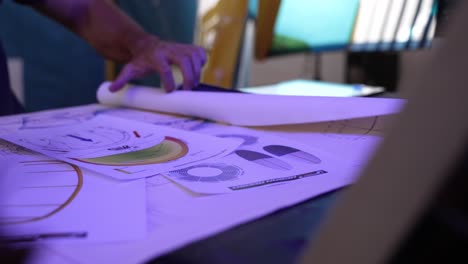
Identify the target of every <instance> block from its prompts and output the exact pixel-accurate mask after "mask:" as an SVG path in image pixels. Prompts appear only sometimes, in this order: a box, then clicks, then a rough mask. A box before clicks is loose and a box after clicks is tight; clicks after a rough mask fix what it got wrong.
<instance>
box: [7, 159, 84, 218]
mask: <svg viewBox="0 0 468 264" xmlns="http://www.w3.org/2000/svg"><path fill="white" fill-rule="evenodd" d="M20 164H21V167H19V168H17V175H18V177H17V178H15V182H16V184H18V185H17V186H12V187H13V188H14V187H16V188H15V189H16V191H14V192H12V193H13V194H14V195H13V197H11V198H10V199H9V200H8V203H7V204H3V205H2V207H3V211H2V216H1V217H0V224H23V223H29V222H35V221H39V220H43V219H46V218H48V217H51V216H53V215H55V214H57V213H59V212H60V211H61V210H63V209H64V208H65V207H66V206H68V205H69V204H70V203H72V202H73V200H74V199H75V198H76V196H77V195H78V194H79V193H80V190H81V188H82V186H83V173H82V171H81V169H80V168H78V167H77V166H75V165H72V164H67V163H64V162H61V161H57V160H48V159H45V160H32V161H22V162H20ZM51 190H53V191H51Z"/></svg>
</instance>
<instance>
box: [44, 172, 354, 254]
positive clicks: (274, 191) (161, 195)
mask: <svg viewBox="0 0 468 264" xmlns="http://www.w3.org/2000/svg"><path fill="white" fill-rule="evenodd" d="M352 174H353V171H351V170H349V169H345V168H340V170H336V171H335V172H334V173H333V174H329V175H328V177H323V178H309V179H307V180H306V181H305V182H303V183H302V184H283V185H278V186H272V187H269V188H262V189H257V190H247V191H243V192H241V193H233V194H228V195H224V194H222V195H208V196H201V197H197V198H195V197H194V196H192V195H190V194H189V193H187V192H186V191H184V190H183V189H181V188H178V187H177V186H175V185H173V184H171V183H170V182H169V181H167V180H166V179H164V178H163V177H161V176H156V178H149V179H147V181H148V183H147V186H148V187H147V188H148V189H147V194H148V221H149V224H148V227H149V232H150V235H149V237H148V238H147V239H145V240H141V241H132V242H129V243H113V244H101V245H93V246H87V245H78V246H73V247H71V246H68V245H53V246H52V247H51V246H49V250H51V252H54V253H52V254H45V255H43V256H42V258H38V259H36V262H35V263H44V262H45V261H48V260H49V259H50V258H56V257H57V256H56V255H60V256H62V257H63V258H66V259H69V260H71V261H72V262H70V263H143V262H145V261H148V260H149V259H151V258H154V257H158V256H161V255H163V254H165V253H168V252H171V251H173V250H176V249H178V248H181V247H183V246H185V245H187V244H190V243H193V242H195V241H198V240H201V239H204V238H207V237H209V236H212V235H215V234H217V233H219V232H222V231H225V230H227V229H229V228H232V227H235V226H238V225H240V224H243V223H246V222H248V221H251V220H253V219H257V218H259V217H262V216H265V215H267V214H270V213H272V212H275V211H277V210H279V209H282V208H285V207H288V206H291V205H294V204H296V203H299V202H302V201H304V200H307V199H309V198H312V197H314V196H317V195H319V194H323V193H325V192H328V191H331V190H334V189H336V188H339V187H342V186H343V185H346V184H348V183H349V182H350V181H351V178H352ZM206 212H209V213H206ZM47 263H48V262H47Z"/></svg>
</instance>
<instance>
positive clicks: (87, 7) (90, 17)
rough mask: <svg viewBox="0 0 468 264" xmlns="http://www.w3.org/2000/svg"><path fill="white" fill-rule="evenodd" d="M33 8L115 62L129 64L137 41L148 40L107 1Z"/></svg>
mask: <svg viewBox="0 0 468 264" xmlns="http://www.w3.org/2000/svg"><path fill="white" fill-rule="evenodd" d="M33 7H34V8H35V9H37V10H38V11H40V12H41V13H43V14H45V15H47V16H49V17H51V18H53V19H54V20H56V21H58V22H60V23H61V24H63V25H64V26H66V27H67V28H69V29H70V30H72V31H73V32H75V33H76V34H78V35H80V36H81V37H82V38H84V39H85V40H86V41H87V42H88V43H89V44H90V45H92V46H93V47H94V48H95V49H96V50H97V51H98V52H99V53H100V54H101V55H103V56H104V57H106V58H107V59H111V60H115V61H118V62H128V61H130V60H131V58H132V55H133V54H134V53H135V52H136V51H135V49H137V48H138V46H139V45H141V43H140V42H142V41H144V39H146V38H149V37H152V36H149V35H148V34H147V33H145V32H144V30H143V29H142V28H141V27H140V26H139V25H137V24H136V23H135V22H133V21H132V20H131V19H129V18H128V17H127V16H126V15H125V14H124V13H123V12H122V11H121V10H120V9H119V8H117V7H116V6H115V5H114V4H113V3H112V1H110V0H44V1H42V2H41V4H38V5H34V6H33ZM152 38H154V37H152Z"/></svg>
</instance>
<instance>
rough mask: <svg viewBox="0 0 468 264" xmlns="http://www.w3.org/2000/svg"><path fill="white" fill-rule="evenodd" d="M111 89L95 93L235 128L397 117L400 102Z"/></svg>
mask: <svg viewBox="0 0 468 264" xmlns="http://www.w3.org/2000/svg"><path fill="white" fill-rule="evenodd" d="M109 85H110V84H109V83H108V82H106V83H103V84H102V85H101V86H100V87H99V90H98V95H97V97H98V100H99V102H100V103H103V104H107V105H116V106H126V107H132V108H137V109H144V110H150V111H159V112H166V113H173V114H181V115H187V116H192V117H199V118H204V119H209V120H214V121H217V122H223V123H228V124H232V125H239V126H269V125H282V124H302V123H312V122H323V121H331V120H340V119H350V118H359V117H368V116H374V115H386V114H393V113H398V112H399V111H400V110H401V108H402V107H403V106H404V103H405V101H404V100H401V99H388V98H364V97H313V96H303V97H302V96H277V95H259V94H239V93H220V92H191V91H176V92H173V93H170V94H167V93H164V92H163V91H162V90H161V89H154V88H151V87H139V86H129V87H127V88H125V89H123V90H121V91H120V92H118V93H111V92H110V91H109V89H108V88H109Z"/></svg>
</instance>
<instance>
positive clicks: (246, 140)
mask: <svg viewBox="0 0 468 264" xmlns="http://www.w3.org/2000/svg"><path fill="white" fill-rule="evenodd" d="M216 136H217V137H221V138H238V139H242V141H243V143H242V145H241V146H249V145H254V144H255V143H257V141H258V138H257V137H254V136H249V135H241V134H221V135H216Z"/></svg>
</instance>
